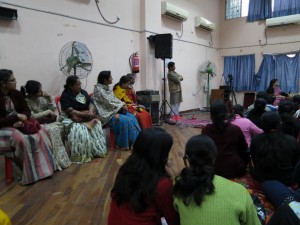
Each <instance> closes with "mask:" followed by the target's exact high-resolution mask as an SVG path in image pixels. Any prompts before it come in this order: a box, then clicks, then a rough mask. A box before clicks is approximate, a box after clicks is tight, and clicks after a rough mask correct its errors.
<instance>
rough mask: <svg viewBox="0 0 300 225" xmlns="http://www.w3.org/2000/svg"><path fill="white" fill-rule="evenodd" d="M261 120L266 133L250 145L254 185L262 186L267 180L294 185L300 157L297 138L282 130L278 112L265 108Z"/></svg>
mask: <svg viewBox="0 0 300 225" xmlns="http://www.w3.org/2000/svg"><path fill="white" fill-rule="evenodd" d="M261 124H262V129H263V131H264V133H262V134H258V135H256V136H254V137H253V138H252V141H251V145H250V154H251V158H252V162H253V166H252V167H253V168H251V169H250V173H251V176H252V177H253V178H254V181H253V187H254V188H256V189H260V186H261V182H262V181H265V180H278V181H280V182H282V183H283V184H285V185H287V186H291V185H293V184H294V180H293V171H294V169H295V166H296V164H297V162H298V160H299V158H300V148H299V144H298V143H297V140H296V139H295V138H294V137H292V136H290V135H287V134H283V133H282V132H281V131H280V124H281V120H280V117H279V115H278V113H277V112H265V113H264V114H263V115H262V117H261Z"/></svg>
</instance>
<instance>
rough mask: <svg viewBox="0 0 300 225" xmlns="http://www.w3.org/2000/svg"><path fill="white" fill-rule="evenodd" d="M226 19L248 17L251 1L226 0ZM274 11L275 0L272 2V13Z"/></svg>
mask: <svg viewBox="0 0 300 225" xmlns="http://www.w3.org/2000/svg"><path fill="white" fill-rule="evenodd" d="M225 4H226V6H225V8H226V16H225V19H227V20H229V19H234V18H239V17H245V16H248V7H249V0H226V3H225ZM273 9H274V0H272V11H273Z"/></svg>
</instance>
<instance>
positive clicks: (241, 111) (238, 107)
mask: <svg viewBox="0 0 300 225" xmlns="http://www.w3.org/2000/svg"><path fill="white" fill-rule="evenodd" d="M232 113H233V114H238V115H240V116H241V117H244V108H243V106H241V105H240V104H236V105H234V106H233V107H232Z"/></svg>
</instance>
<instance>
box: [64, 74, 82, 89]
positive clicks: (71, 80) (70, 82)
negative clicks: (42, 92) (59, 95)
mask: <svg viewBox="0 0 300 225" xmlns="http://www.w3.org/2000/svg"><path fill="white" fill-rule="evenodd" d="M78 79H79V78H78V77H77V76H68V78H67V80H66V84H65V85H64V88H68V87H69V86H72V85H74V84H76V82H77V80H78Z"/></svg>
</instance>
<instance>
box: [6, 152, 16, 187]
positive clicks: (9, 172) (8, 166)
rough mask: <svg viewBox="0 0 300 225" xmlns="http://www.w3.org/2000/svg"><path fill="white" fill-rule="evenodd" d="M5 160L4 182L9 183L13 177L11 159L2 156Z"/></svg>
mask: <svg viewBox="0 0 300 225" xmlns="http://www.w3.org/2000/svg"><path fill="white" fill-rule="evenodd" d="M4 160H5V182H6V184H10V183H11V182H12V181H13V180H14V179H13V175H12V160H11V158H8V157H6V156H4Z"/></svg>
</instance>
